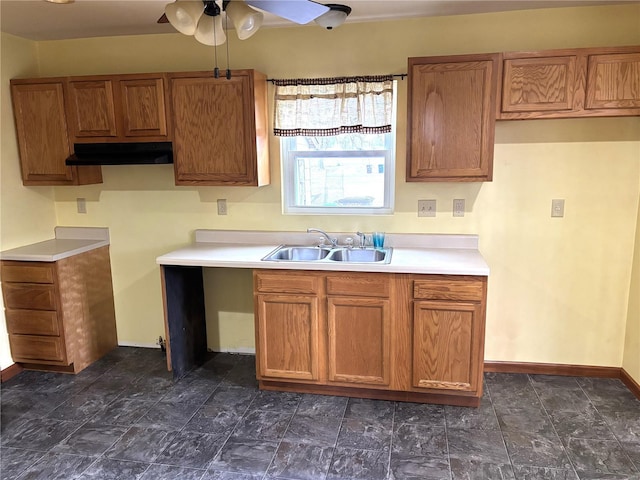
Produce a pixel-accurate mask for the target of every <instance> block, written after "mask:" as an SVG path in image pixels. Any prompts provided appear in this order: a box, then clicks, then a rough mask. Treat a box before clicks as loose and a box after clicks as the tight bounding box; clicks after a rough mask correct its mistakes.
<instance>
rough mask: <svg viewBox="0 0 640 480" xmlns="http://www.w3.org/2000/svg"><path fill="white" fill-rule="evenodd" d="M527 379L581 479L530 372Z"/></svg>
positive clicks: (572, 466)
mask: <svg viewBox="0 0 640 480" xmlns="http://www.w3.org/2000/svg"><path fill="white" fill-rule="evenodd" d="M527 379H528V381H529V384H530V385H531V388H533V393H535V394H536V398H537V399H538V402H540V406H541V407H542V410H543V411H544V414H545V415H546V416H547V419H548V420H549V423H550V424H551V428H552V429H553V432H554V433H555V434H556V437H558V440H560V445H562V451H563V452H564V454H565V455H566V457H567V460H569V463H570V464H571V468H572V469H573V473H575V474H576V478H578V479H579V478H580V475H579V474H578V470H577V469H576V466H575V464H574V462H573V460H572V459H571V455H569V452H567V448H566V447H565V444H564V442H563V441H562V437H560V435H559V434H558V431H557V430H556V426H555V425H554V423H553V419H552V418H551V415H549V412H548V410H547V407H545V406H544V402H543V401H542V399H541V398H540V395H539V394H538V390H536V385H535V383H534V382H533V379H532V378H531V375H530V374H527ZM574 381H575V379H574ZM576 383H578V382H576ZM587 398H589V397H587ZM589 401H591V400H589Z"/></svg>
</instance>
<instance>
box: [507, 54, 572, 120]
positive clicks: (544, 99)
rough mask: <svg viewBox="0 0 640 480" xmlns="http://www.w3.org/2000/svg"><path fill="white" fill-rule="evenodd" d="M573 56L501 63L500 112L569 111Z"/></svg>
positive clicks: (514, 60) (523, 59)
mask: <svg viewBox="0 0 640 480" xmlns="http://www.w3.org/2000/svg"><path fill="white" fill-rule="evenodd" d="M575 76H576V56H575V55H574V56H563V57H546V58H521V59H512V60H505V61H504V72H503V86H502V111H503V112H531V111H545V110H571V109H573V108H574V105H573V99H574V90H575V87H576V79H575Z"/></svg>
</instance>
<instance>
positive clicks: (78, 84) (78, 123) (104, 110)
mask: <svg viewBox="0 0 640 480" xmlns="http://www.w3.org/2000/svg"><path fill="white" fill-rule="evenodd" d="M68 85H69V108H68V112H69V122H70V124H71V131H72V135H73V137H76V138H82V137H115V136H116V135H117V125H116V112H115V102H114V98H113V82H112V81H111V80H70V81H69V84H68Z"/></svg>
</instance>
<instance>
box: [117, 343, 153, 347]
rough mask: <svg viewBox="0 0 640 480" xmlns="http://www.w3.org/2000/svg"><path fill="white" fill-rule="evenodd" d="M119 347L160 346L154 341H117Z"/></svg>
mask: <svg viewBox="0 0 640 480" xmlns="http://www.w3.org/2000/svg"><path fill="white" fill-rule="evenodd" d="M118 346H119V347H138V348H160V345H157V344H155V343H136V342H118Z"/></svg>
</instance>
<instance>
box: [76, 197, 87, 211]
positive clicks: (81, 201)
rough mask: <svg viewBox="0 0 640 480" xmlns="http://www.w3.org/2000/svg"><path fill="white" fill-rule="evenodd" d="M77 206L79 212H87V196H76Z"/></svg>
mask: <svg viewBox="0 0 640 480" xmlns="http://www.w3.org/2000/svg"><path fill="white" fill-rule="evenodd" d="M76 206H77V208H78V213H87V199H86V198H76Z"/></svg>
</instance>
